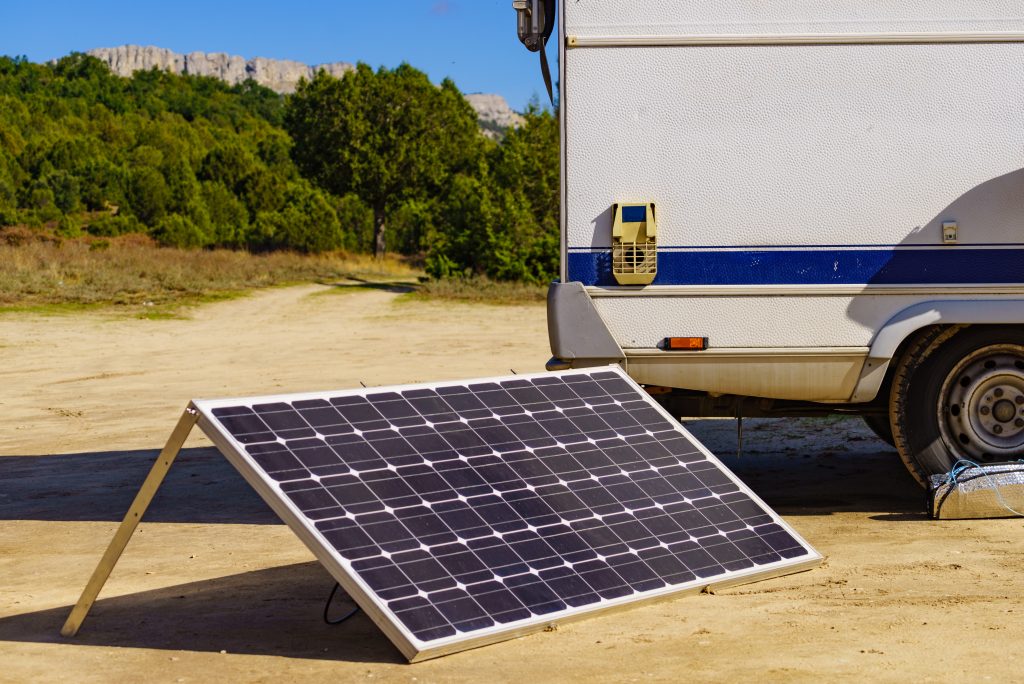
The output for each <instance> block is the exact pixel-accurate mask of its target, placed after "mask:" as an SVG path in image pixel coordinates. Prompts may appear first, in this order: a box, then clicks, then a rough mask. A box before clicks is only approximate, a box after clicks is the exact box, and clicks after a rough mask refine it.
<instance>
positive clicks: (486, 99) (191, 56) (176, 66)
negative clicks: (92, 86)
mask: <svg viewBox="0 0 1024 684" xmlns="http://www.w3.org/2000/svg"><path fill="white" fill-rule="evenodd" d="M87 54H89V55H92V56H93V57H96V58H97V59H100V60H102V61H103V62H105V63H106V64H107V65H108V66H109V67H110V70H111V71H112V72H114V73H115V74H117V75H119V76H124V77H129V76H131V75H132V74H134V73H135V72H136V71H148V70H150V69H154V68H155V69H164V70H166V71H170V72H172V73H176V74H187V75H192V76H211V77H213V78H219V79H221V80H222V81H225V82H227V83H230V84H232V85H235V84H238V83H242V82H244V81H246V80H248V79H252V80H253V81H255V82H256V83H259V84H260V85H262V86H265V87H267V88H270V89H271V90H274V91H276V92H278V93H282V94H287V93H293V92H295V87H296V86H297V85H298V83H299V81H300V80H301V79H303V78H306V79H310V78H313V76H314V75H316V73H317V72H318V71H320V70H324V71H326V72H327V73H329V74H331V75H332V76H337V77H339V78H340V77H341V76H344V75H345V73H346V72H348V71H351V70H352V69H354V68H355V67H354V66H353V65H351V64H349V63H347V62H332V63H329V64H316V65H313V66H309V65H307V64H303V63H302V62H295V61H292V60H285V59H268V58H265V57H254V58H252V59H246V58H245V57H239V56H238V55H229V54H226V53H222V52H190V53H187V54H182V53H178V52H174V51H173V50H168V49H166V48H159V47H153V46H142V45H121V46H119V47H113V48H96V49H94V50H89V51H88V53H87ZM466 100H467V101H468V102H469V103H470V105H472V107H473V109H475V110H476V113H477V117H478V118H479V120H480V123H481V127H482V128H483V129H484V132H485V133H488V134H489V135H494V134H495V133H496V132H497V131H501V130H504V129H506V128H509V127H510V126H517V125H519V124H520V123H521V122H522V117H521V116H520V115H519V114H517V113H516V112H515V111H513V110H512V108H511V107H510V106H509V104H508V102H507V101H506V100H505V98H504V97H502V96H501V95H487V94H479V93H478V94H472V95H467V96H466Z"/></svg>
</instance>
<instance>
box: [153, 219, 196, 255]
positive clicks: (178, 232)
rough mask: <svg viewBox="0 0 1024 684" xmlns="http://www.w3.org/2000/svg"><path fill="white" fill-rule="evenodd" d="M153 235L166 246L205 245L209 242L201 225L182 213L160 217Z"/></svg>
mask: <svg viewBox="0 0 1024 684" xmlns="http://www.w3.org/2000/svg"><path fill="white" fill-rule="evenodd" d="M153 237H154V238H156V241H157V242H159V243H160V244H161V245H164V246H165V247H203V246H205V245H206V244H207V242H208V240H207V236H206V235H204V234H203V231H202V230H200V228H199V226H197V225H196V224H195V223H194V222H193V221H192V219H190V218H188V217H187V216H181V215H180V214H171V215H170V216H165V217H163V218H162V219H160V221H159V222H158V223H157V225H156V228H154V229H153Z"/></svg>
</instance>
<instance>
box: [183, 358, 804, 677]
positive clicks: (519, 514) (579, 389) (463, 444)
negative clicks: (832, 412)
mask: <svg viewBox="0 0 1024 684" xmlns="http://www.w3.org/2000/svg"><path fill="white" fill-rule="evenodd" d="M194 406H195V407H196V409H198V411H199V414H200V415H199V425H200V426H201V427H202V428H203V430H204V431H205V432H206V434H207V435H208V436H209V437H210V438H211V439H212V440H213V441H214V443H215V444H216V445H217V446H218V447H219V448H220V450H221V451H222V452H223V453H224V454H225V456H226V457H227V458H228V459H229V460H230V461H231V462H232V463H233V464H234V465H235V466H236V467H237V468H238V469H239V471H241V473H242V474H243V475H244V476H245V477H246V479H247V480H248V481H249V482H250V484H252V485H253V486H254V488H255V489H256V490H257V491H258V492H259V493H260V494H261V495H262V496H263V498H264V499H265V500H266V501H267V502H268V503H269V504H270V505H271V506H272V507H273V508H274V510H275V511H276V512H277V513H278V515H280V516H281V518H282V519H283V520H284V521H285V522H286V523H287V524H288V525H289V526H291V527H292V529H293V530H294V531H295V532H296V533H297V534H298V535H299V537H300V538H301V539H302V540H303V541H304V542H305V543H306V544H307V545H308V546H309V548H310V549H311V550H312V551H313V552H314V554H315V555H316V556H317V557H318V558H319V560H320V561H321V562H322V563H323V564H324V565H325V566H326V567H327V568H328V570H329V571H330V572H331V574H332V575H333V576H334V577H335V579H337V580H338V582H339V583H340V584H341V585H342V587H343V588H344V589H345V590H346V591H347V592H348V593H349V595H350V596H352V598H353V599H354V600H355V601H356V602H357V603H358V604H359V605H360V606H361V607H362V608H363V609H364V610H365V611H366V612H367V613H368V615H369V616H370V617H371V618H372V619H373V620H374V621H375V622H376V623H377V624H378V625H379V626H380V627H381V628H382V629H383V631H384V632H385V633H386V634H387V635H388V636H389V638H391V640H392V641H393V642H394V643H395V645H396V646H397V647H398V648H399V649H400V650H401V651H402V653H403V654H404V655H405V656H406V657H407V658H409V659H410V660H421V659H424V658H428V657H434V656H438V655H444V654H446V653H451V652H455V651H459V650H463V649H466V648H470V647H473V646H478V645H482V644H485V643H491V642H494V641H499V640H501V639H506V638H510V637H512V636H518V635H521V634H524V633H527V632H529V631H531V629H542V628H544V627H546V626H548V625H550V624H552V623H555V622H560V621H565V620H567V619H571V618H574V617H577V616H581V615H587V614H591V613H594V612H596V611H605V610H610V609H612V608H615V607H618V606H622V605H624V604H627V603H632V602H636V601H640V600H643V599H649V598H654V597H659V596H663V595H665V594H670V593H677V592H680V593H681V592H685V591H687V590H689V591H699V590H701V589H704V588H706V587H708V586H718V585H722V584H735V583H739V582H741V581H750V580H754V579H758V578H764V577H768V576H776V575H780V574H784V573H786V572H793V571H796V570H801V569H806V568H808V567H811V566H813V565H815V564H816V563H818V562H819V561H820V558H821V557H820V556H819V555H818V554H817V552H815V551H814V550H813V549H812V548H810V547H809V546H808V545H807V543H806V542H804V541H803V540H802V539H801V538H800V537H799V536H798V535H797V534H796V533H795V532H794V531H793V530H792V529H791V528H790V527H789V526H787V525H786V523H785V522H783V521H782V520H781V519H780V518H779V517H778V516H776V515H775V514H774V513H773V512H772V511H771V510H770V509H769V508H768V507H767V506H766V505H765V504H764V503H763V502H761V501H760V500H759V499H758V498H757V497H756V496H755V495H754V494H753V493H752V492H751V491H750V490H749V489H748V488H747V487H746V486H745V485H743V484H742V483H741V482H740V481H739V480H738V479H736V477H735V476H733V475H732V474H731V473H729V472H728V471H727V470H726V469H725V468H724V466H722V465H721V463H719V462H718V461H717V460H716V459H715V458H714V457H713V456H712V455H711V454H710V453H709V452H708V451H707V450H706V449H704V448H703V447H702V446H701V445H700V444H699V443H698V442H697V441H696V440H694V438H693V437H692V436H690V435H689V433H688V432H686V430H685V429H683V428H682V427H681V426H680V425H679V424H678V423H677V422H675V421H674V420H672V419H671V418H670V417H669V415H668V414H667V413H665V412H664V411H663V410H662V409H661V408H660V407H659V406H658V405H657V404H656V403H655V402H654V401H653V400H652V399H651V398H650V397H649V395H647V393H646V392H644V391H643V390H642V389H641V388H640V387H638V386H637V385H636V384H635V383H633V381H632V380H630V379H629V377H628V376H626V375H625V374H624V373H623V372H622V371H621V369H619V368H618V367H608V368H601V369H589V370H578V371H566V372H563V373H547V374H543V375H532V376H514V377H509V378H498V379H488V380H482V381H478V382H472V383H468V384H467V383H461V384H460V383H442V384H433V385H419V386H407V387H394V388H375V389H365V390H359V391H344V392H329V393H320V394H306V395H294V396H279V397H268V398H254V399H228V400H218V401H196V402H194Z"/></svg>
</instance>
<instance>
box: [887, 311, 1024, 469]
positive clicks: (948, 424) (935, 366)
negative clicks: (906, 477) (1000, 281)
mask: <svg viewBox="0 0 1024 684" xmlns="http://www.w3.org/2000/svg"><path fill="white" fill-rule="evenodd" d="M890 411H891V413H892V418H893V420H892V423H893V428H894V430H893V437H894V439H895V442H896V448H897V449H898V450H899V452H900V457H901V458H902V459H903V462H904V463H905V464H906V465H907V468H908V469H909V470H910V472H911V474H912V475H913V476H914V477H915V478H916V479H917V480H918V482H920V483H921V484H922V485H924V484H925V483H926V482H927V479H928V477H929V476H931V475H934V474H937V473H945V472H948V471H949V470H950V469H951V468H952V467H953V464H954V463H956V461H957V460H959V459H961V458H963V459H969V460H971V461H976V462H979V463H984V462H997V461H1008V460H1013V459H1018V458H1022V457H1024V330H1022V329H1016V328H1003V327H991V326H989V327H981V326H979V327H970V328H953V329H946V330H944V331H942V332H937V333H936V332H930V333H928V334H926V335H925V336H924V338H923V339H922V340H920V341H919V343H918V344H913V345H911V348H910V349H909V350H908V352H907V354H906V355H905V357H904V359H903V360H901V362H900V364H899V365H898V366H897V369H896V375H895V377H894V379H893V387H892V395H891V397H890Z"/></svg>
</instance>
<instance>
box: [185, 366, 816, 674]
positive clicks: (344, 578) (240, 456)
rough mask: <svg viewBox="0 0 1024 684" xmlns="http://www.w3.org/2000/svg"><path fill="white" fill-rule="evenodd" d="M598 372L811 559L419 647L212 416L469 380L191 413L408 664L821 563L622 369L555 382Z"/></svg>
mask: <svg viewBox="0 0 1024 684" xmlns="http://www.w3.org/2000/svg"><path fill="white" fill-rule="evenodd" d="M596 370H600V371H607V370H612V371H614V372H616V373H618V374H619V375H621V377H622V379H623V380H625V381H627V382H628V383H629V384H630V385H631V386H633V387H634V388H635V389H636V391H637V393H638V396H640V397H642V398H643V399H644V400H645V401H647V402H648V403H649V404H650V405H651V406H652V407H654V408H656V409H657V410H658V412H659V413H660V414H661V415H662V416H663V417H664V418H666V419H668V421H669V423H671V424H672V425H673V426H674V427H675V428H676V429H677V430H678V431H679V432H680V433H681V434H682V435H683V436H684V437H685V438H686V439H688V440H689V441H690V442H691V443H692V444H693V445H694V447H695V448H697V449H698V450H699V451H700V452H701V453H702V454H703V455H704V456H705V457H706V458H707V460H708V461H709V462H711V463H712V464H714V465H716V466H717V467H718V468H720V469H721V470H722V472H723V473H725V474H726V475H727V476H728V477H729V478H730V479H731V480H732V481H733V482H734V483H735V484H736V486H737V487H738V488H739V490H740V491H741V492H743V493H744V494H746V495H747V496H749V497H750V498H751V499H753V501H754V502H756V503H757V504H758V505H760V506H761V507H763V508H764V509H765V511H766V512H767V513H768V514H769V515H771V516H772V518H773V519H774V522H775V523H776V524H778V525H780V526H782V527H783V528H784V529H785V530H786V532H787V533H789V534H790V535H792V537H793V538H794V539H795V540H796V541H797V542H799V544H800V545H801V546H802V547H804V548H805V549H806V550H807V551H808V555H807V556H805V557H801V558H800V559H799V560H798V561H795V560H786V559H783V560H780V561H777V562H775V563H772V564H769V565H764V566H755V567H753V568H748V569H745V570H740V571H729V572H727V573H724V574H723V575H720V576H719V577H718V578H714V579H710V580H709V579H701V578H697V579H696V580H694V581H693V582H690V583H687V584H685V585H676V586H667V587H664V588H662V589H657V590H652V591H650V592H649V593H645V594H644V595H643V596H642V597H639V598H638V597H636V596H624V597H621V598H615V599H603V600H602V602H601V603H600V604H596V605H594V606H584V607H581V608H573V609H570V610H571V611H572V612H570V613H567V614H554V615H544V616H535V617H533V618H531V619H525V620H522V621H519V622H517V623H509V624H504V625H495V626H494V627H490V628H487V629H482V630H480V631H479V632H474V633H472V634H471V635H470V636H464V635H455V636H451V637H445V638H442V639H437V640H434V641H430V642H423V641H420V640H419V639H417V638H416V637H415V636H414V635H413V634H412V633H411V632H410V631H409V630H408V629H406V627H405V626H404V625H403V624H402V623H401V622H400V621H399V620H398V618H397V617H396V616H395V615H394V614H393V613H392V612H391V611H390V610H389V609H388V608H387V607H386V606H385V605H384V604H383V603H382V602H381V601H379V600H378V599H377V597H376V596H375V594H374V592H373V590H372V589H371V588H370V587H369V586H368V585H367V584H366V583H365V582H364V581H363V580H362V578H360V577H359V576H358V574H357V573H356V572H355V571H354V570H351V569H349V568H348V567H347V566H346V563H347V561H345V560H344V559H343V558H341V556H340V555H339V554H337V552H336V551H334V549H332V548H331V545H330V543H329V542H328V541H327V540H326V539H325V538H324V537H323V535H322V534H321V533H320V532H319V531H318V530H316V528H315V527H314V526H313V525H312V523H310V522H308V519H307V518H306V517H305V516H304V515H303V513H302V512H301V511H300V509H299V508H298V507H297V506H296V505H295V504H294V503H293V502H292V501H291V500H289V499H288V498H287V497H286V496H284V495H283V494H282V493H280V492H279V491H278V490H277V489H276V487H275V485H274V484H273V480H272V479H271V478H269V477H268V476H267V475H265V473H264V472H263V471H262V469H260V468H259V466H257V465H256V463H255V461H254V460H253V459H252V457H250V456H249V455H248V454H247V453H246V452H245V448H244V446H243V445H242V444H241V443H239V442H237V441H236V440H235V439H234V438H233V437H232V436H231V435H230V434H227V432H226V431H224V430H222V429H221V427H220V426H219V423H218V422H217V421H216V419H215V418H214V417H213V411H214V410H215V409H218V408H223V407H232V406H240V405H249V406H252V405H256V404H266V403H276V402H295V401H303V400H310V399H329V398H337V397H342V396H366V395H370V394H376V393H380V392H381V391H384V390H386V391H389V392H403V391H407V390H413V389H432V390H436V389H438V388H441V387H451V386H459V385H464V384H467V383H466V382H451V381H449V382H439V383H430V384H416V385H402V386H388V387H386V388H383V387H381V388H367V389H358V390H350V391H334V392H315V393H304V394H289V395H275V396H265V397H249V398H240V399H239V398H235V399H221V400H194V401H193V402H192V404H190V408H193V409H195V410H197V411H198V413H199V415H198V425H199V427H200V428H201V429H202V430H203V432H204V433H205V434H206V435H207V437H209V438H210V440H211V441H213V443H214V444H215V445H216V446H217V448H218V449H219V450H220V452H221V453H222V454H223V455H224V456H225V458H227V459H228V461H229V462H230V463H231V464H232V465H233V466H234V467H235V468H236V469H237V470H238V471H239V472H240V473H241V475H242V476H243V477H244V478H245V480H246V481H247V482H248V483H249V485H250V486H252V488H253V489H255V490H256V492H257V493H259V495H260V496H261V497H262V498H263V500H264V501H266V502H267V504H268V505H269V506H270V507H271V508H272V509H273V510H274V512H275V513H276V514H277V515H278V516H279V517H280V518H281V520H283V521H284V522H285V524H287V525H288V526H289V527H290V528H291V529H292V531H293V532H294V533H295V534H296V535H297V536H298V537H299V539H301V540H302V542H303V543H304V544H305V545H306V546H307V547H308V548H309V549H310V550H311V551H312V552H313V554H314V555H315V556H316V558H317V560H319V561H320V563H321V564H323V566H324V567H325V568H326V569H327V571H328V572H329V573H330V574H331V576H332V577H333V578H334V579H335V580H336V581H337V582H338V584H339V585H341V588H342V589H344V590H345V592H346V593H348V595H349V596H350V597H351V598H352V599H353V600H354V601H355V602H356V604H357V605H359V607H360V608H362V609H363V611H364V612H365V613H366V614H367V615H368V616H369V617H370V619H371V620H373V622H374V623H375V624H376V625H377V626H378V627H379V628H380V629H381V631H383V632H384V634H385V635H386V636H387V637H388V638H389V639H390V640H391V642H392V643H393V644H394V645H395V646H396V647H397V648H398V649H399V651H401V653H402V655H403V656H405V657H406V658H407V659H408V660H409V662H419V661H423V660H428V659H431V658H437V657H440V656H444V655H449V654H451V653H456V652H459V651H464V650H468V649H471V648H476V647H479V646H485V645H488V644H492V643H496V642H499V641H504V640H507V639H512V638H515V637H519V636H524V635H527V634H531V633H534V632H538V631H542V630H545V629H548V628H550V627H551V626H553V625H557V624H566V623H568V622H573V621H576V620H579V619H582V618H588V617H593V616H596V615H600V614H604V613H610V612H614V611H617V610H621V609H623V608H626V607H632V606H633V605H634V604H644V603H648V602H655V601H658V600H663V599H668V598H676V597H681V596H685V595H690V594H697V593H701V592H703V591H709V590H716V589H722V588H726V587H730V586H735V585H738V584H745V583H748V582H752V581H757V580H762V579H770V578H772V577H778V576H781V575H787V574H791V573H795V572H801V571H804V570H810V569H812V568H814V567H816V566H817V565H818V564H820V563H821V560H822V556H821V555H820V554H818V552H817V551H815V550H814V549H813V548H812V547H811V546H810V545H809V544H808V543H807V542H806V540H804V539H803V538H802V537H801V536H800V535H799V534H797V532H796V531H795V530H794V529H793V528H792V527H791V526H790V525H788V524H787V523H786V522H785V521H784V520H782V519H781V518H780V517H779V516H778V515H777V514H775V513H774V511H772V510H771V509H770V508H769V507H768V506H767V504H765V503H764V502H763V501H762V500H761V499H760V498H759V497H758V496H757V495H756V494H755V493H754V492H753V491H751V490H750V488H749V487H747V486H746V485H745V484H744V483H743V482H742V481H740V480H739V479H738V478H736V476H735V475H733V474H732V473H731V472H730V471H729V470H728V469H727V468H725V467H724V465H723V464H722V463H721V462H720V461H719V460H718V459H717V458H715V456H714V455H713V454H712V453H711V452H710V451H708V450H707V449H706V448H705V447H704V446H703V445H702V444H701V443H700V442H698V441H697V440H696V439H695V438H694V437H693V436H692V435H691V434H690V433H689V432H688V431H687V430H686V429H685V428H683V427H682V426H681V425H680V424H679V423H678V421H677V420H676V419H674V418H672V416H671V415H670V414H669V413H668V412H667V411H665V410H664V409H663V408H662V407H661V406H660V405H659V404H658V403H657V402H655V401H654V400H653V399H651V398H650V396H649V395H648V394H647V393H646V392H645V391H644V390H643V389H642V388H641V387H640V386H639V385H637V384H636V383H635V382H634V381H633V380H632V379H631V378H630V377H629V376H628V375H626V374H625V373H624V372H623V371H622V369H621V368H620V367H619V366H617V365H614V366H610V367H608V368H600V369H593V368H592V369H585V370H576V371H564V372H561V373H557V374H554V375H557V376H559V377H565V376H569V375H576V374H592V373H594V372H595V371H596ZM552 375H553V374H551V373H537V374H530V375H527V374H524V375H516V376H507V377H495V378H481V379H473V380H472V382H497V383H501V382H505V381H511V380H531V379H537V378H542V377H551V376H552Z"/></svg>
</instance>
